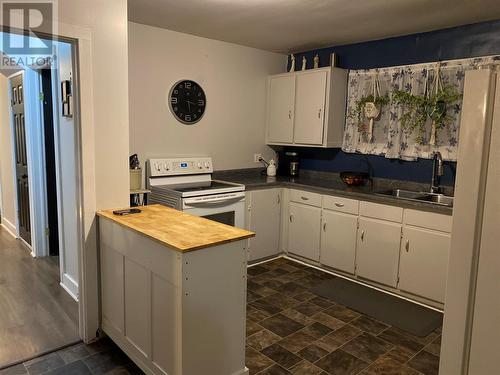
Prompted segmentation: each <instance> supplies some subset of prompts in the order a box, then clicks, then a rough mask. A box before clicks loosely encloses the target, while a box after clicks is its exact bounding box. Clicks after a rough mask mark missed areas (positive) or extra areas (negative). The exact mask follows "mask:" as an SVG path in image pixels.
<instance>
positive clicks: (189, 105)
mask: <svg viewBox="0 0 500 375" xmlns="http://www.w3.org/2000/svg"><path fill="white" fill-rule="evenodd" d="M168 101H169V106H170V111H172V113H173V115H174V116H175V117H176V118H177V120H179V121H180V122H182V123H183V124H187V125H192V124H195V123H197V122H198V121H200V119H201V118H202V117H203V114H204V113H205V108H206V105H207V101H206V97H205V92H204V91H203V89H202V88H201V86H200V85H198V84H197V83H196V82H194V81H190V80H182V81H179V82H177V83H176V84H174V86H172V89H171V90H170V94H169V95H168Z"/></svg>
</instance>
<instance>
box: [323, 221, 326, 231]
mask: <svg viewBox="0 0 500 375" xmlns="http://www.w3.org/2000/svg"><path fill="white" fill-rule="evenodd" d="M323 232H326V222H325V223H323Z"/></svg>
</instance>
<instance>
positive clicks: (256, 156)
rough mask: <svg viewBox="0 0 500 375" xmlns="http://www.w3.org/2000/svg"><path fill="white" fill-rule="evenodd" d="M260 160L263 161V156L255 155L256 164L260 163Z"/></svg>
mask: <svg viewBox="0 0 500 375" xmlns="http://www.w3.org/2000/svg"><path fill="white" fill-rule="evenodd" d="M260 159H262V154H253V161H254V162H256V163H260Z"/></svg>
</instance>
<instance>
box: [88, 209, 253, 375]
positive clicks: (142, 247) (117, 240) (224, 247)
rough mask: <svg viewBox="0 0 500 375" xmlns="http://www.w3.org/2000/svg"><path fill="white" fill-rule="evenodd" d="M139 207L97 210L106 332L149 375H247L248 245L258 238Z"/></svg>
mask: <svg viewBox="0 0 500 375" xmlns="http://www.w3.org/2000/svg"><path fill="white" fill-rule="evenodd" d="M139 209H140V210H141V213H138V214H131V215H125V216H117V215H114V214H113V211H112V210H110V211H100V212H98V213H97V215H98V216H99V238H100V241H99V251H100V273H101V274H100V276H101V277H100V288H101V328H102V330H103V331H104V332H105V333H106V334H107V335H108V336H110V337H111V338H112V339H113V341H115V343H116V344H117V345H118V346H120V348H121V349H122V350H123V351H125V352H126V353H127V355H128V356H129V357H130V358H131V359H132V360H134V362H136V364H137V365H138V366H139V367H141V369H142V370H143V371H144V372H146V374H158V375H160V374H161V375H166V374H168V375H199V374H206V375H238V374H248V369H247V368H246V367H245V321H246V266H247V254H246V241H245V240H246V239H247V238H250V237H252V236H254V233H252V232H248V231H246V230H243V229H239V228H234V227H231V226H228V225H224V224H220V223H217V222H214V221H211V220H207V219H204V218H200V217H196V216H192V215H189V214H186V213H183V212H181V211H177V210H174V209H171V208H168V207H165V206H161V205H151V206H144V207H139Z"/></svg>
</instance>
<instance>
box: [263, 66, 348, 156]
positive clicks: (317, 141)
mask: <svg viewBox="0 0 500 375" xmlns="http://www.w3.org/2000/svg"><path fill="white" fill-rule="evenodd" d="M346 96H347V70H344V69H339V68H331V67H327V68H319V69H311V70H305V71H300V72H294V73H285V74H279V75H275V76H270V77H269V85H268V100H267V144H270V145H288V144H293V145H296V146H309V147H340V146H341V145H342V139H343V134H344V124H345V114H346Z"/></svg>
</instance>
